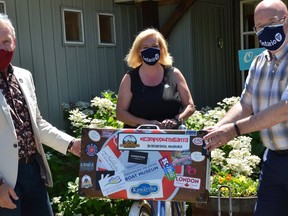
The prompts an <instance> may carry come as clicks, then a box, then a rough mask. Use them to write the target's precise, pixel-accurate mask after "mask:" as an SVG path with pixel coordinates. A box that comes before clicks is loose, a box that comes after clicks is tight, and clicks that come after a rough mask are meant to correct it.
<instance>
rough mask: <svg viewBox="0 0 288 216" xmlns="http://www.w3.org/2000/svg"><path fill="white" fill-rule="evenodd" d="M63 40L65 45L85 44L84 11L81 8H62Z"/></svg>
mask: <svg viewBox="0 0 288 216" xmlns="http://www.w3.org/2000/svg"><path fill="white" fill-rule="evenodd" d="M62 18H63V41H64V44H65V45H70V44H71V45H73V44H74V45H79V44H80V45H81V44H84V30H83V13H82V11H81V10H75V9H62Z"/></svg>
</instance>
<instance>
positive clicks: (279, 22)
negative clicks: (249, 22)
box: [253, 17, 286, 35]
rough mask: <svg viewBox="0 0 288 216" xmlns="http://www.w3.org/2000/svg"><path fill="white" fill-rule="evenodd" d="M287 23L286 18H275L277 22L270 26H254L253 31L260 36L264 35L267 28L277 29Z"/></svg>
mask: <svg viewBox="0 0 288 216" xmlns="http://www.w3.org/2000/svg"><path fill="white" fill-rule="evenodd" d="M285 21H286V17H282V18H278V17H275V20H274V21H272V22H271V23H269V24H268V25H265V26H254V27H253V30H254V32H255V33H256V35H259V34H261V33H262V31H263V30H264V28H266V27H269V28H275V27H278V26H281V25H283V23H285Z"/></svg>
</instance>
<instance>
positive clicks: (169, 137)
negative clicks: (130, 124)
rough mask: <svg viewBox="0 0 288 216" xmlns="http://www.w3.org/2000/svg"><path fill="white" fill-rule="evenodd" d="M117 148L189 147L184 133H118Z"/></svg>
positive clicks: (164, 148)
mask: <svg viewBox="0 0 288 216" xmlns="http://www.w3.org/2000/svg"><path fill="white" fill-rule="evenodd" d="M118 149H119V150H149V151H153V150H155V151H184V150H189V149H190V136H188V135H185V134H135V133H134V134H129V133H119V134H118Z"/></svg>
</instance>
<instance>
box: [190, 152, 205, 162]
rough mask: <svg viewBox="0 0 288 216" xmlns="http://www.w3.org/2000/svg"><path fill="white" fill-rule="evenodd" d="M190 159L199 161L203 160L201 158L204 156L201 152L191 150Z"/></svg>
mask: <svg viewBox="0 0 288 216" xmlns="http://www.w3.org/2000/svg"><path fill="white" fill-rule="evenodd" d="M191 159H192V160H193V161H196V162H200V161H203V160H204V159H205V156H204V155H202V153H201V152H199V151H196V152H192V153H191Z"/></svg>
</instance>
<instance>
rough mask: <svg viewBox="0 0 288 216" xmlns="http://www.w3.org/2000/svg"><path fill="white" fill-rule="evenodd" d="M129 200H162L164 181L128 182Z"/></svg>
mask: <svg viewBox="0 0 288 216" xmlns="http://www.w3.org/2000/svg"><path fill="white" fill-rule="evenodd" d="M126 188H127V198H128V199H143V198H162V197H163V189H162V188H163V187H162V179H150V180H149V181H132V182H126Z"/></svg>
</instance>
